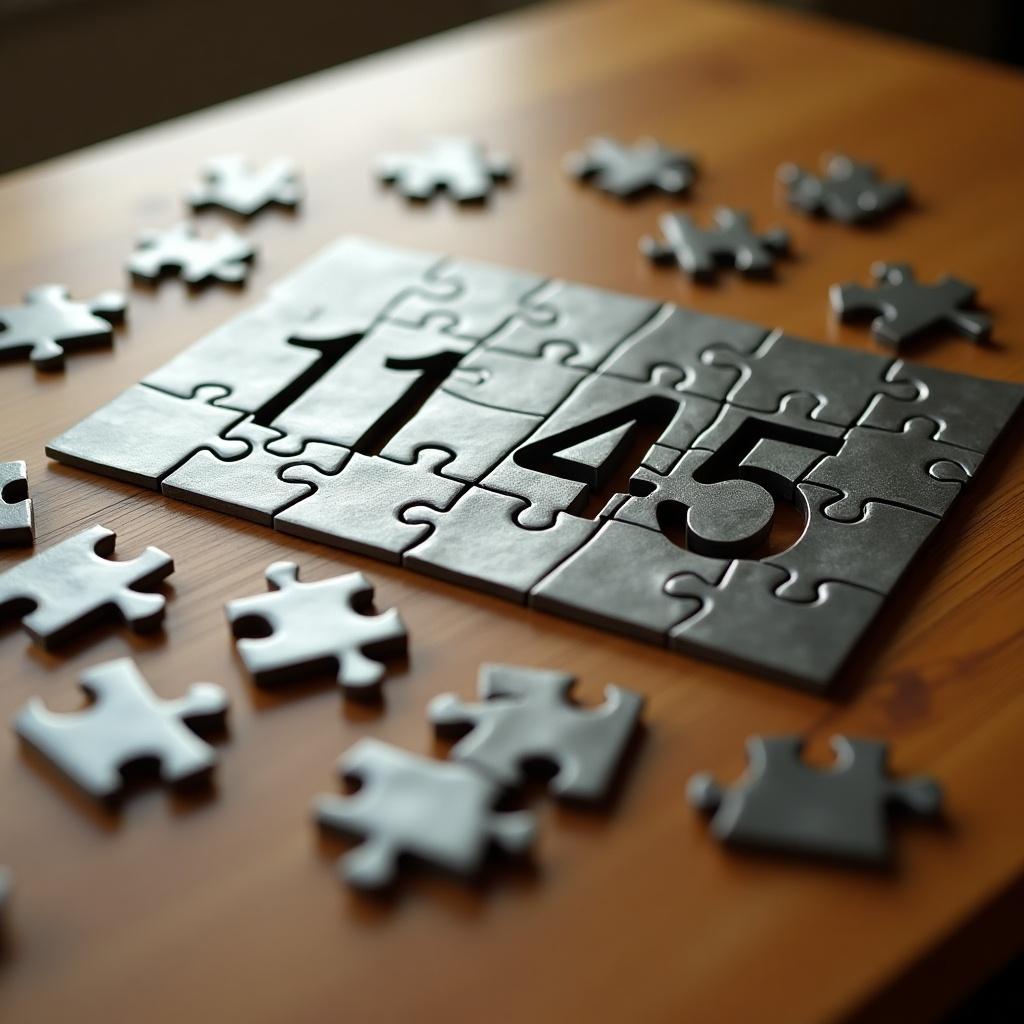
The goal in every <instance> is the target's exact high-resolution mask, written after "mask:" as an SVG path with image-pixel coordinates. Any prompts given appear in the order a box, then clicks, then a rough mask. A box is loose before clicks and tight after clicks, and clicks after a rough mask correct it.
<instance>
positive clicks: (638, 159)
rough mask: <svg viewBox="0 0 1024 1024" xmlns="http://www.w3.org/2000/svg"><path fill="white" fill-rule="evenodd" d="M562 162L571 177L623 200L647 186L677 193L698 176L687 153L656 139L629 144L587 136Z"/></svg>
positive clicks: (691, 158) (682, 190) (692, 160)
mask: <svg viewBox="0 0 1024 1024" xmlns="http://www.w3.org/2000/svg"><path fill="white" fill-rule="evenodd" d="M565 165H566V170H568V172H569V173H570V174H571V175H573V177H576V178H580V179H586V180H589V181H591V182H592V183H593V184H594V185H596V186H597V187H598V188H599V189H601V190H602V191H604V192H610V193H611V194H612V195H615V196H619V197H620V198H623V199H625V198H629V197H631V196H635V195H637V194H638V193H640V192H643V191H646V190H648V189H658V190H659V191H661V192H668V193H669V194H671V195H677V194H678V193H680V192H685V191H686V189H688V188H689V187H690V186H691V185H692V184H693V181H694V179H695V178H696V176H697V165H696V161H695V160H694V158H693V157H692V156H691V155H690V154H689V153H681V152H679V151H678V150H674V149H669V148H668V147H667V146H663V145H662V144H661V143H660V142H658V141H657V139H639V140H638V141H637V142H634V143H633V144H632V145H631V146H626V145H623V144H622V143H621V142H619V141H618V140H617V139H611V138H607V137H598V138H593V139H589V140H588V141H587V147H586V149H585V150H584V151H583V152H581V153H570V154H569V156H568V157H567V158H566V164H565Z"/></svg>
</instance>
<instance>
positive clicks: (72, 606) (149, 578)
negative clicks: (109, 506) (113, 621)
mask: <svg viewBox="0 0 1024 1024" xmlns="http://www.w3.org/2000/svg"><path fill="white" fill-rule="evenodd" d="M116 540H117V534H115V533H114V531H113V530H108V529H107V528H106V527H104V526H93V527H90V528H89V529H88V530H83V531H82V532H81V533H76V534H75V535H74V536H72V537H68V538H67V539H66V540H63V541H61V542H60V543H59V544H55V545H54V546H53V547H51V548H47V549H46V550H45V551H41V552H40V553H39V554H36V555H33V556H32V557H31V558H28V559H26V560H25V561H23V562H19V563H18V564H17V565H16V566H14V567H13V568H11V569H8V570H7V572H5V573H3V574H2V575H0V612H4V611H6V612H8V613H14V614H20V615H22V616H23V617H22V620H21V624H22V626H23V627H24V628H25V631H26V632H27V633H28V634H29V636H31V637H32V639H33V640H34V641H35V642H36V643H38V644H41V645H42V646H43V647H45V648H47V649H48V650H49V649H52V648H54V647H57V646H58V645H60V644H62V643H63V642H64V641H65V640H67V639H68V638H69V637H71V636H73V635H74V634H75V633H77V632H79V631H81V630H83V629H85V628H87V627H88V626H90V625H92V624H93V623H94V622H95V621H96V620H98V619H101V618H103V617H104V616H106V615H109V614H114V613H116V614H117V615H118V616H119V617H120V618H121V619H122V620H123V621H124V622H125V624H126V625H127V626H128V627H129V628H130V629H132V630H134V631H135V632H136V633H148V632H152V631H153V630H156V629H157V628H159V626H160V624H161V622H163V617H164V604H165V599H164V597H163V595H162V594H144V593H139V592H138V590H136V589H135V588H137V587H153V586H155V585H156V584H157V583H159V582H160V581H161V580H163V579H166V578H167V577H168V576H169V575H170V574H171V573H172V572H173V571H174V561H173V559H172V558H171V557H170V555H167V554H165V553H164V552H163V551H161V550H160V549H159V548H154V547H149V548H146V550H145V551H143V553H142V554H141V555H139V556H138V557H137V558H133V559H130V560H128V561H118V562H114V561H111V560H110V559H109V557H108V556H110V555H112V554H113V553H114V544H115V542H116Z"/></svg>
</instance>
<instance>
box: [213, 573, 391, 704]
mask: <svg viewBox="0 0 1024 1024" xmlns="http://www.w3.org/2000/svg"><path fill="white" fill-rule="evenodd" d="M266 578H267V584H268V585H269V587H270V590H271V591H272V592H271V593H269V594H260V595H258V596H256V597H244V598H240V599H239V600H236V601H229V602H228V603H227V605H226V606H225V610H226V612H227V617H228V622H230V623H231V628H232V631H233V633H234V635H235V637H237V638H239V639H238V642H237V647H238V653H239V654H240V655H241V657H242V661H243V662H245V667H246V668H247V669H248V670H249V671H250V672H251V673H252V676H253V678H254V679H255V680H256V683H257V685H259V686H272V685H274V684H277V683H281V682H285V681H287V680H289V679H293V678H295V677H298V676H302V675H304V674H308V673H311V672H317V671H320V670H322V669H324V668H328V667H329V668H331V669H336V670H337V679H338V685H339V686H340V687H341V688H342V689H343V690H344V691H345V694H346V695H347V696H351V697H364V698H365V697H368V698H371V699H374V698H376V697H378V696H379V695H380V684H381V680H382V679H383V677H384V666H383V665H382V664H381V663H380V662H379V661H377V660H376V659H377V657H378V656H379V657H395V656H400V655H403V654H404V653H405V650H406V641H407V639H408V633H407V632H406V629H405V625H404V624H403V622H402V619H401V617H400V616H399V614H398V612H397V611H396V610H395V609H394V608H391V609H390V610H388V611H386V612H383V613H382V614H380V615H364V614H361V612H364V611H368V610H370V609H372V607H373V586H372V585H371V584H370V582H369V580H367V578H366V577H365V576H364V575H363V574H362V573H361V572H350V573H346V574H345V575H344V576H335V577H333V578H332V579H327V580H318V581H317V582H316V583H300V582H299V567H298V566H297V565H296V564H295V563H294V562H274V563H273V564H272V565H271V566H269V567H268V568H267V571H266ZM267 626H269V628H270V635H269V636H268V635H261V633H263V629H262V628H261V627H267ZM253 627H256V629H257V633H256V635H255V636H252V635H251V633H250V631H251V629H252V628H253Z"/></svg>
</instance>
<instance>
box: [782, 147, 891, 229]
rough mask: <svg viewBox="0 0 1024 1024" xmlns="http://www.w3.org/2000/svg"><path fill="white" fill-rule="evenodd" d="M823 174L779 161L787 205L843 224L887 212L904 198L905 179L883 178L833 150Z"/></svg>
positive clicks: (863, 165)
mask: <svg viewBox="0 0 1024 1024" xmlns="http://www.w3.org/2000/svg"><path fill="white" fill-rule="evenodd" d="M824 168H825V174H824V176H823V177H818V176H817V175H814V174H809V173H808V172H807V171H805V170H803V169H802V168H800V167H797V165H796V164H783V165H782V166H781V167H780V168H779V171H778V178H779V181H780V182H782V184H783V185H785V186H786V197H787V199H788V200H789V204H790V206H795V207H796V208H797V209H798V210H803V211H804V212H805V213H814V214H823V215H825V216H828V217H831V218H832V219H833V220H838V221H842V222H843V223H844V224H860V223H863V222H864V221H867V220H871V219H872V218H873V217H878V216H880V215H881V214H883V213H888V212H889V211H890V210H893V209H895V208H896V207H897V206H900V205H902V204H903V203H905V202H906V201H907V196H908V195H909V191H910V190H909V188H908V187H907V183H906V182H905V181H883V180H882V179H881V178H880V177H879V176H878V169H877V168H875V167H873V166H872V165H871V164H865V163H860V162H858V161H856V160H851V159H850V158H849V157H848V156H842V155H841V154H836V155H835V156H832V157H829V158H828V159H826V160H825V161H824Z"/></svg>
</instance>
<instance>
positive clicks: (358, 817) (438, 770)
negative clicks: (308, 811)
mask: <svg viewBox="0 0 1024 1024" xmlns="http://www.w3.org/2000/svg"><path fill="white" fill-rule="evenodd" d="M338 770H339V772H340V774H341V775H342V776H343V777H346V778H353V779H357V780H359V781H360V782H362V787H361V788H360V789H359V791H358V792H357V793H355V794H354V795H353V796H348V797H338V796H321V797H319V798H318V799H317V800H316V802H315V804H314V809H313V810H314V815H315V817H316V820H317V821H318V822H319V823H320V825H321V826H322V827H324V828H327V829H332V830H334V831H338V832H343V833H345V834H348V835H355V836H361V837H363V839H364V842H363V843H362V844H361V845H360V846H358V847H356V849H354V850H352V851H351V852H350V853H348V854H347V855H346V856H345V857H343V858H342V859H341V861H340V862H339V869H340V870H341V872H342V874H343V876H344V878H345V880H346V881H347V882H348V883H349V884H350V885H353V886H355V887H356V888H359V889H381V888H384V887H385V886H388V885H390V884H391V883H392V882H393V881H394V880H395V876H396V874H397V872H398V861H399V857H400V856H402V855H403V854H408V855H411V856H413V857H415V858H417V859H419V860H422V861H426V862H428V863H430V864H433V865H435V866H437V867H440V868H444V869H445V870H447V871H451V872H454V873H456V874H460V875H465V876H470V877H472V876H473V875H476V874H477V873H478V872H479V870H480V868H481V867H482V866H483V862H484V858H485V856H486V854H487V850H488V847H490V846H491V845H492V844H493V845H495V846H499V847H501V848H502V849H503V850H505V851H506V852H507V853H511V854H525V853H526V852H527V851H528V850H529V848H530V846H531V845H532V844H533V839H534V835H535V833H536V825H535V822H534V818H533V815H532V814H530V813H528V812H526V811H516V812H511V813H496V812H495V811H494V810H493V806H494V803H495V801H496V800H497V799H498V797H499V796H500V793H501V786H500V785H499V784H498V783H497V782H495V781H494V780H492V779H489V778H488V777H487V776H486V775H482V774H481V773H479V772H476V771H473V770H472V769H471V768H467V767H466V766H465V765H461V764H452V763H448V762H444V761H432V760H429V759H428V758H425V757H417V756H416V755H415V754H409V753H406V752H405V751H404V750H399V749H398V748H397V747H392V746H389V745H388V744H386V743H381V742H380V741H379V740H374V739H364V740H360V741H359V742H358V743H357V744H356V745H355V746H354V747H352V748H351V750H349V751H348V753H346V754H345V755H344V756H343V757H342V758H341V759H340V760H339V762H338Z"/></svg>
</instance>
